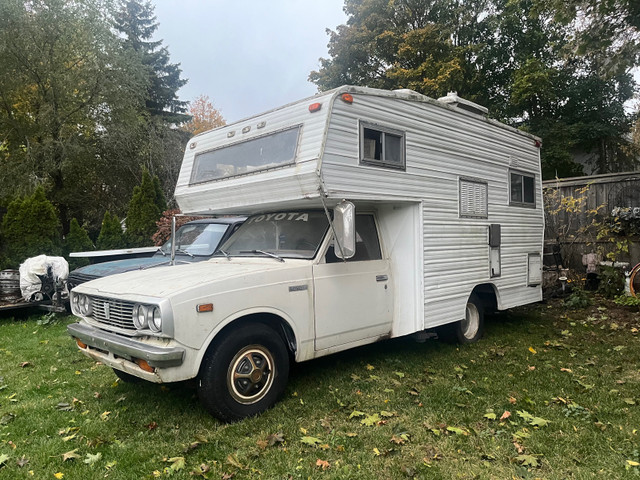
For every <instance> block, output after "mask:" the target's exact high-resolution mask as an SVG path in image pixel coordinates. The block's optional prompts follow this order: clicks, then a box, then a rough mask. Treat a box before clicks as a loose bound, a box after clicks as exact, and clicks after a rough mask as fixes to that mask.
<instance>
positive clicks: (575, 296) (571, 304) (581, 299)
mask: <svg viewBox="0 0 640 480" xmlns="http://www.w3.org/2000/svg"><path fill="white" fill-rule="evenodd" d="M564 306H565V307H567V308H570V309H572V310H578V309H581V308H587V307H589V306H591V297H589V294H588V293H587V292H585V291H584V290H582V289H581V288H574V290H573V292H572V293H571V295H569V297H568V298H567V299H566V300H565V301H564Z"/></svg>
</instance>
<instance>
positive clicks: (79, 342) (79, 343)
mask: <svg viewBox="0 0 640 480" xmlns="http://www.w3.org/2000/svg"><path fill="white" fill-rule="evenodd" d="M76 343H77V344H78V346H79V347H80V348H87V344H86V343H84V342H81V341H80V339H79V338H76Z"/></svg>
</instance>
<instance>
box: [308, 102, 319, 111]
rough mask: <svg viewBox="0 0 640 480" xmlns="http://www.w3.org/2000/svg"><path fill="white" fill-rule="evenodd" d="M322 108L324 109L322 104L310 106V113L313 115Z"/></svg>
mask: <svg viewBox="0 0 640 480" xmlns="http://www.w3.org/2000/svg"><path fill="white" fill-rule="evenodd" d="M321 108H322V104H321V103H312V104H311V105H309V111H310V112H311V113H314V112H318V111H319V110H320V109H321Z"/></svg>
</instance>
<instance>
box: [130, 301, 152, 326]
mask: <svg viewBox="0 0 640 480" xmlns="http://www.w3.org/2000/svg"><path fill="white" fill-rule="evenodd" d="M149 313H150V311H149V307H147V306H146V305H136V306H135V307H134V308H133V325H134V326H135V327H136V328H137V329H138V330H142V329H144V328H147V326H148V325H149V317H148V315H149Z"/></svg>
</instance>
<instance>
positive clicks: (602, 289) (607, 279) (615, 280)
mask: <svg viewBox="0 0 640 480" xmlns="http://www.w3.org/2000/svg"><path fill="white" fill-rule="evenodd" d="M622 292H624V274H623V273H622V272H621V271H620V269H619V268H614V267H604V266H603V267H602V268H601V270H600V285H599V286H598V293H601V294H602V295H604V296H605V297H607V298H614V297H616V296H618V295H620V294H621V293H622Z"/></svg>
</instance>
